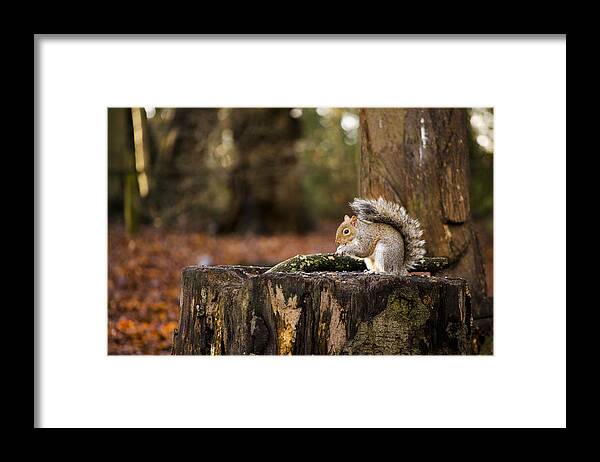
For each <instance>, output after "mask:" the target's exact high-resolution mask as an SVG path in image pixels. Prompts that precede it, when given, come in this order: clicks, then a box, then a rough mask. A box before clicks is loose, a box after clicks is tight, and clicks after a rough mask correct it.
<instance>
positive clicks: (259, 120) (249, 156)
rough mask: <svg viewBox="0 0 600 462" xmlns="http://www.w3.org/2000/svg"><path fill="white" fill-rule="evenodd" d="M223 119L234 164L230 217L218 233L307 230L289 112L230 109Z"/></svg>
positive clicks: (294, 123)
mask: <svg viewBox="0 0 600 462" xmlns="http://www.w3.org/2000/svg"><path fill="white" fill-rule="evenodd" d="M228 119H229V120H228V121H227V124H228V126H229V127H230V129H231V131H232V134H233V140H234V143H235V152H236V162H235V165H234V167H233V170H232V172H231V180H230V190H231V192H232V194H233V197H232V200H231V206H230V213H229V215H228V216H227V217H226V219H225V220H224V221H223V224H222V226H221V231H224V232H252V233H259V234H271V233H277V232H303V231H306V230H307V229H308V228H309V227H310V223H309V220H308V219H309V217H308V215H307V213H306V210H305V208H304V202H303V200H302V187H301V183H300V179H301V175H300V171H299V165H298V158H297V155H296V149H295V143H296V141H298V139H299V137H300V133H301V132H300V124H299V121H298V120H296V119H293V118H292V117H291V116H290V113H289V109H232V110H231V112H230V113H229V117H228Z"/></svg>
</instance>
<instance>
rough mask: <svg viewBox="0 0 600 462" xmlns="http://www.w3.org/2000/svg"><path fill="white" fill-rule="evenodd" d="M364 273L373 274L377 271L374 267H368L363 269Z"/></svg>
mask: <svg viewBox="0 0 600 462" xmlns="http://www.w3.org/2000/svg"><path fill="white" fill-rule="evenodd" d="M363 273H365V274H373V273H375V271H374V270H372V269H366V270H364V271H363Z"/></svg>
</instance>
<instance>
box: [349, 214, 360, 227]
mask: <svg viewBox="0 0 600 462" xmlns="http://www.w3.org/2000/svg"><path fill="white" fill-rule="evenodd" d="M350 224H351V225H352V226H354V227H356V226H357V224H358V218H356V215H352V218H350Z"/></svg>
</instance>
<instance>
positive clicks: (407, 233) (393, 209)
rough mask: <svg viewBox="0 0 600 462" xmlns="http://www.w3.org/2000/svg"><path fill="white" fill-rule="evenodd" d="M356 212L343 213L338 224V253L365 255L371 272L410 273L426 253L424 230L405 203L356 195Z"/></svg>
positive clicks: (363, 256) (353, 206) (353, 205)
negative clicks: (357, 196)
mask: <svg viewBox="0 0 600 462" xmlns="http://www.w3.org/2000/svg"><path fill="white" fill-rule="evenodd" d="M350 207H351V208H352V210H353V211H354V213H355V214H356V215H358V217H357V216H356V215H353V216H352V217H349V216H348V215H345V216H344V221H343V222H342V224H340V226H339V227H338V229H337V231H336V235H335V243H336V244H337V245H338V247H337V250H336V252H335V253H337V254H342V255H350V256H353V257H359V258H363V259H364V261H365V264H366V265H367V271H366V272H368V273H390V274H396V275H401V276H404V275H407V274H408V271H409V270H410V269H412V268H413V267H414V265H415V263H416V262H417V261H418V260H419V259H421V258H423V256H424V255H425V247H424V246H425V241H424V240H421V239H420V238H421V236H422V235H423V230H422V229H421V224H420V223H419V221H418V220H417V219H415V218H411V217H410V216H409V215H408V214H407V213H406V210H405V209H404V207H401V206H400V205H398V204H395V203H393V202H389V201H386V200H385V199H383V198H382V197H380V198H379V199H377V200H370V199H359V198H355V199H354V201H353V202H351V203H350Z"/></svg>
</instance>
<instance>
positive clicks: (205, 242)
mask: <svg viewBox="0 0 600 462" xmlns="http://www.w3.org/2000/svg"><path fill="white" fill-rule="evenodd" d="M337 225H338V224H337V223H329V224H324V225H322V226H321V228H320V229H318V230H317V231H314V232H311V233H309V234H305V235H297V234H280V235H275V236H254V235H248V236H244V235H228V236H215V235H209V234H204V233H194V232H182V231H177V230H172V231H170V230H162V229H156V228H152V227H145V228H142V229H140V231H139V233H138V234H137V235H135V236H133V237H129V236H127V235H126V234H125V232H124V230H123V227H122V226H117V225H111V226H109V233H108V353H109V354H111V355H118V354H125V355H130V354H142V355H157V354H169V352H170V347H171V340H172V337H173V330H174V329H175V328H176V327H177V322H178V314H179V290H180V277H181V269H182V268H183V267H185V266H191V265H232V264H238V265H258V266H272V265H274V264H275V263H278V262H280V261H282V260H285V259H287V258H289V257H292V256H294V255H297V254H309V253H327V252H334V251H335V244H334V241H333V237H334V236H335V230H336V228H337ZM480 236H481V237H480V238H481V241H482V250H483V252H484V257H485V260H486V267H487V278H488V293H489V294H490V295H491V294H492V291H493V287H492V282H493V271H492V270H493V267H492V263H493V254H492V246H491V236H490V235H489V233H486V232H485V231H484V228H483V227H482V228H481V229H480Z"/></svg>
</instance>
